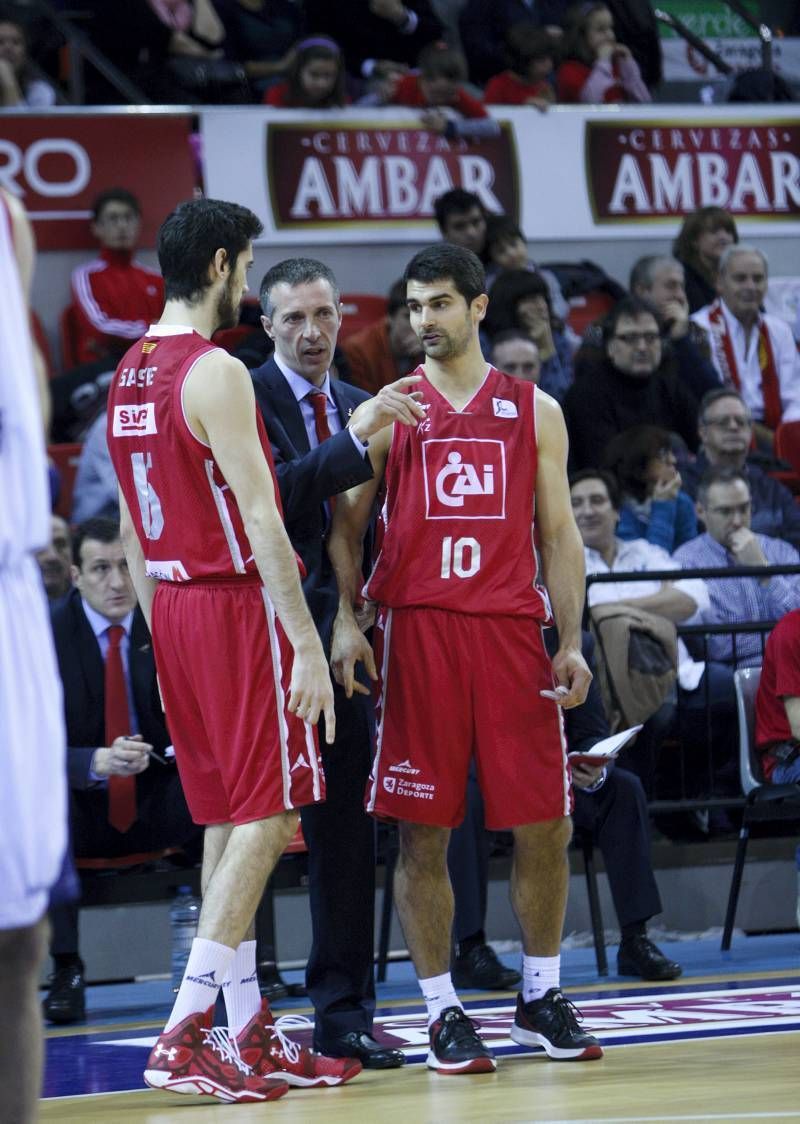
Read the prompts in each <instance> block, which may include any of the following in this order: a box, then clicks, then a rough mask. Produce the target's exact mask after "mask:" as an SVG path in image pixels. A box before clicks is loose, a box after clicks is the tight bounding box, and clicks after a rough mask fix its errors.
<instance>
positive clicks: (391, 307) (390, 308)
mask: <svg viewBox="0 0 800 1124" xmlns="http://www.w3.org/2000/svg"><path fill="white" fill-rule="evenodd" d="M405 307H406V283H405V281H404V280H403V278H402V277H400V278H398V280H397V281H395V282H394V284H393V285H392V287H391V289H390V290H389V296H388V297H387V300H386V312H387V313H388V315H389V316H393V315H394V313H395V312H397V310H398V308H405Z"/></svg>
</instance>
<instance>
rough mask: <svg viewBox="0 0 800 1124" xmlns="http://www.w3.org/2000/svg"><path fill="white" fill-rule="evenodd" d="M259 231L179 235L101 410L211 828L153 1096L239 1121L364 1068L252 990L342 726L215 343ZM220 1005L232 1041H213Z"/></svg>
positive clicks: (246, 410) (181, 737)
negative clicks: (185, 1097) (148, 322)
mask: <svg viewBox="0 0 800 1124" xmlns="http://www.w3.org/2000/svg"><path fill="white" fill-rule="evenodd" d="M260 231H261V224H260V222H259V220H258V219H257V218H256V216H255V215H254V214H252V212H250V211H248V210H246V209H245V208H244V207H239V206H237V205H236V204H234V203H224V202H219V201H217V200H212V199H202V200H196V201H193V202H191V203H184V204H182V205H181V206H179V207H178V208H177V209H176V210H175V211H174V212H173V213H172V214H171V215H170V216H169V217H168V218H167V220H166V221H165V223H164V225H163V226H162V228H161V231H160V232H159V237H158V257H159V264H160V267H161V272H162V275H163V277H164V281H165V284H166V305H165V308H164V313H163V315H162V317H161V319H160V320H159V322H158V323H157V324H154V325H152V326H151V328H150V329H149V330H148V332H147V334H146V336H145V337H144V338H143V339H141V340H140V341H139V342H138V343H136V344H134V346H133V347H132V348H130V350H129V351H128V352H127V353H126V355H125V356H124V357H123V359H122V362H121V363H120V366H119V368H118V369H117V373H116V376H115V379H114V382H113V384H112V388H111V391H110V395H109V404H108V419H109V420H108V443H109V449H110V452H111V458H112V460H113V462H114V468H115V470H116V473H117V477H118V479H119V483H120V514H121V523H122V538H123V543H124V546H125V552H126V556H127V559H128V565H129V568H130V571H131V576H132V578H133V582H134V585H135V587H136V592H137V594H138V597H139V602H140V604H141V606H142V609H143V610H144V612H145V615H146V617H147V622H148V624H149V626H150V628H151V631H152V635H153V646H154V651H155V656H156V666H157V669H158V674H159V681H160V685H161V690H162V693H163V698H164V704H165V709H166V714H167V720H168V722H169V726H170V732H171V734H172V737H173V741H174V744H175V752H176V758H177V763H178V768H179V770H180V775H181V781H182V783H183V787H184V791H185V794H186V799H187V802H188V804H189V808H190V810H191V812H192V816H193V818H194V819H195V821H196V822H198V823H202V824H205V825H207V826H206V832H205V845H204V854H203V874H202V884H203V905H202V909H201V913H200V921H199V926H198V935H197V938H196V939H195V941H194V942H193V944H192V948H191V952H190V955H189V962H188V964H187V967H186V972H185V974H184V978H183V982H182V983H181V987H180V990H179V991H178V995H177V998H176V1000H175V1006H174V1008H173V1011H172V1014H171V1015H170V1017H169V1019H168V1021H167V1024H166V1027H165V1029H164V1032H163V1033H162V1035H161V1036H160V1038H159V1039H158V1042H157V1043H156V1045H155V1048H154V1049H153V1051H152V1053H151V1054H150V1058H149V1060H148V1063H147V1069H146V1070H145V1081H146V1082H147V1084H148V1085H151V1086H153V1087H155V1088H163V1089H170V1090H172V1091H174V1092H177V1093H203V1094H206V1095H209V1096H214V1097H217V1098H219V1099H220V1100H223V1101H233V1102H239V1101H265V1100H272V1099H274V1098H275V1097H279V1096H281V1095H282V1094H283V1093H285V1092H286V1091H287V1089H288V1087H289V1085H290V1084H292V1085H306V1086H311V1085H320V1084H325V1085H337V1084H341V1083H342V1082H343V1081H345V1080H348V1079H349V1078H350V1077H352V1076H355V1074H356V1073H357V1072H358V1071H359V1070H360V1068H361V1066H360V1063H359V1062H354V1061H353V1060H352V1059H329V1058H323V1057H320V1056H319V1055H313V1054H311V1052H310V1051H308V1050H306V1049H301V1048H300V1047H298V1046H296V1045H295V1044H294V1043H292V1042H290V1041H289V1040H288V1039H287V1038H286V1037H285V1036H284V1035H283V1033H282V1032H281V1030H280V1028H279V1027H276V1026H275V1024H274V1023H273V1020H272V1017H271V1015H270V1013H269V1008H268V1007H267V1006H266V1005H265V1006H264V1007H263V1009H262V1003H261V996H260V994H259V990H258V983H257V977H256V961H255V940H254V939H253V931H254V930H253V917H254V914H255V910H256V907H257V905H258V902H259V900H260V898H261V894H262V892H263V889H264V885H265V883H266V880H267V877H268V876H269V874H270V872H271V871H272V868H273V867H274V865H275V863H276V862H277V860H278V858H279V857H280V855H281V852H282V851H283V850H284V848H285V847H286V845H287V843H288V842H289V840H290V839H291V838H292V835H293V834H294V832H295V830H296V827H297V821H298V816H297V811H296V809H297V808H298V807H299V806H301V805H303V804H308V803H314V802H317V801H319V800H322V799H323V798H324V777H323V775H322V770H321V768H320V761H319V754H318V747H317V741H316V734H315V731H314V730H313V729H312V724H315V723H316V722H317V720H318V718H319V715H320V713H324V715H325V721H326V730H327V735H328V738H332V737H333V736H334V722H335V719H334V712H333V697H332V689H331V684H330V677H329V674H328V669H327V665H326V660H325V657H324V655H323V651H322V646H321V644H320V641H319V638H318V635H317V631H316V628H315V626H314V622H313V620H312V618H311V615H310V613H309V611H308V608H307V606H306V603H305V601H304V599H303V595H302V590H301V587H300V575H299V572H298V562H297V558H296V556H295V554H294V552H293V550H292V548H291V546H290V543H289V539H288V538H287V536H286V532H285V531H284V528H283V523H282V520H281V512H280V504H279V499H278V494H277V487H276V484H275V479H274V470H273V465H272V456H271V452H270V446H269V441H268V440H267V437H266V431H265V429H264V425H263V422H262V420H261V418H260V416H259V415H258V413H257V410H256V404H255V397H254V394H253V388H252V383H251V380H250V376H249V374H248V372H247V369H246V368H245V367H244V365H243V364H242V363H240V362H239V361H238V360H236V359H233V358H231V356H229V355H228V354H227V353H226V352H225V351H222V350H220V349H219V348H217V347H215V346H214V345H213V344H211V343H210V342H209V341H210V338H211V336H212V334H213V333H214V332H215V331H216V329H217V328H220V327H228V326H231V325H233V324H235V323H236V320H237V318H238V313H237V310H238V308H239V302H240V300H241V297H242V294H243V293H245V292H246V291H247V270H248V268H249V266H250V265H251V264H252V260H253V251H252V239H253V238H254V237H256V236H257V235H258V234H259V233H260ZM220 986H222V989H223V993H224V996H225V1004H226V1008H227V1011H228V1021H229V1028H228V1030H226V1029H225V1028H221V1027H214V1028H212V1026H211V1021H212V1015H213V1007H214V1003H215V1000H216V998H217V993H218V991H219V988H220Z"/></svg>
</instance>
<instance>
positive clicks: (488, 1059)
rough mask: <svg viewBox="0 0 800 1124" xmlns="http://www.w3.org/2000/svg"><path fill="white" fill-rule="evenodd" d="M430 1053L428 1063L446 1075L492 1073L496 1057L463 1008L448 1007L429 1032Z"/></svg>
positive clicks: (428, 1065)
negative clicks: (482, 1039) (480, 1036)
mask: <svg viewBox="0 0 800 1124" xmlns="http://www.w3.org/2000/svg"><path fill="white" fill-rule="evenodd" d="M428 1035H429V1037H430V1042H431V1046H430V1050H429V1051H428V1057H427V1059H426V1062H425V1064H426V1065H427V1067H428V1069H435V1070H436V1072H437V1073H442V1074H444V1075H448V1074H453V1073H493V1072H494V1070H495V1069H496V1068H497V1062H496V1061H495V1060H494V1054H493V1053H492V1051H491V1050H490V1049H489V1047H488V1046H485V1045H484V1043H483V1042H482V1041H481V1039H480V1038H479V1036H478V1032H477V1031H476V1029H475V1023H474V1022H473V1021H472V1019H470V1018H468V1017H467V1015H466V1014H465V1013H464V1011H463V1010H462V1009H461V1007H445V1009H444V1010H443V1011H442V1013H441V1014H440V1015H439V1018H438V1019H436V1020H435V1021H434V1022H433V1023H432V1024H431V1027H430V1030H429V1031H428Z"/></svg>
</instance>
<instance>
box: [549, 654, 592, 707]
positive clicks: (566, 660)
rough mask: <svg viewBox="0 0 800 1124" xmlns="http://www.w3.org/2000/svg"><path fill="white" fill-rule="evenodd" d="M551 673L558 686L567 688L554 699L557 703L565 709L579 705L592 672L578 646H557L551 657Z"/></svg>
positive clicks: (586, 689) (586, 691)
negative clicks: (564, 692)
mask: <svg viewBox="0 0 800 1124" xmlns="http://www.w3.org/2000/svg"><path fill="white" fill-rule="evenodd" d="M553 674H554V675H555V677H556V679H557V681H558V683H559V684H560V686H562V687H566V688H567V693H566V694H565V695H561V696H559V698H558V699H557V700H556V701H557V702H558V705H559V706H563V707H564V709H565V710H569V708H570V707H573V706H580V705H581V703H582V702H584V700H585V699H586V695H587V693H588V691H589V684H590V683H591V681H592V673H591V671H590V670H589V665H588V664H587V662H586V660H585V659H584V658H583V656H582V654H581V650H580V648H559V649H558V651H557V652H556V654H555V656H554V657H553Z"/></svg>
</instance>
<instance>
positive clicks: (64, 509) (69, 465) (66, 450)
mask: <svg viewBox="0 0 800 1124" xmlns="http://www.w3.org/2000/svg"><path fill="white" fill-rule="evenodd" d="M82 448H83V445H81V444H78V443H77V442H75V443H70V444H66V445H48V446H47V455H48V457H50V459H51V460H52V462H53V464H54V465H55V466H56V468H57V469H58V472H59V475H60V477H61V489H60V491H59V493H58V503H57V504H56V506H55V508H54V509H53V510H54V511H55V513H56V515H60V516H61V517H62V518H63V519H66V520H67V522H69V518H70V515H71V514H72V491H73V489H74V487H75V475H76V473H77V471H78V461H79V460H80V458H81V449H82Z"/></svg>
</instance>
